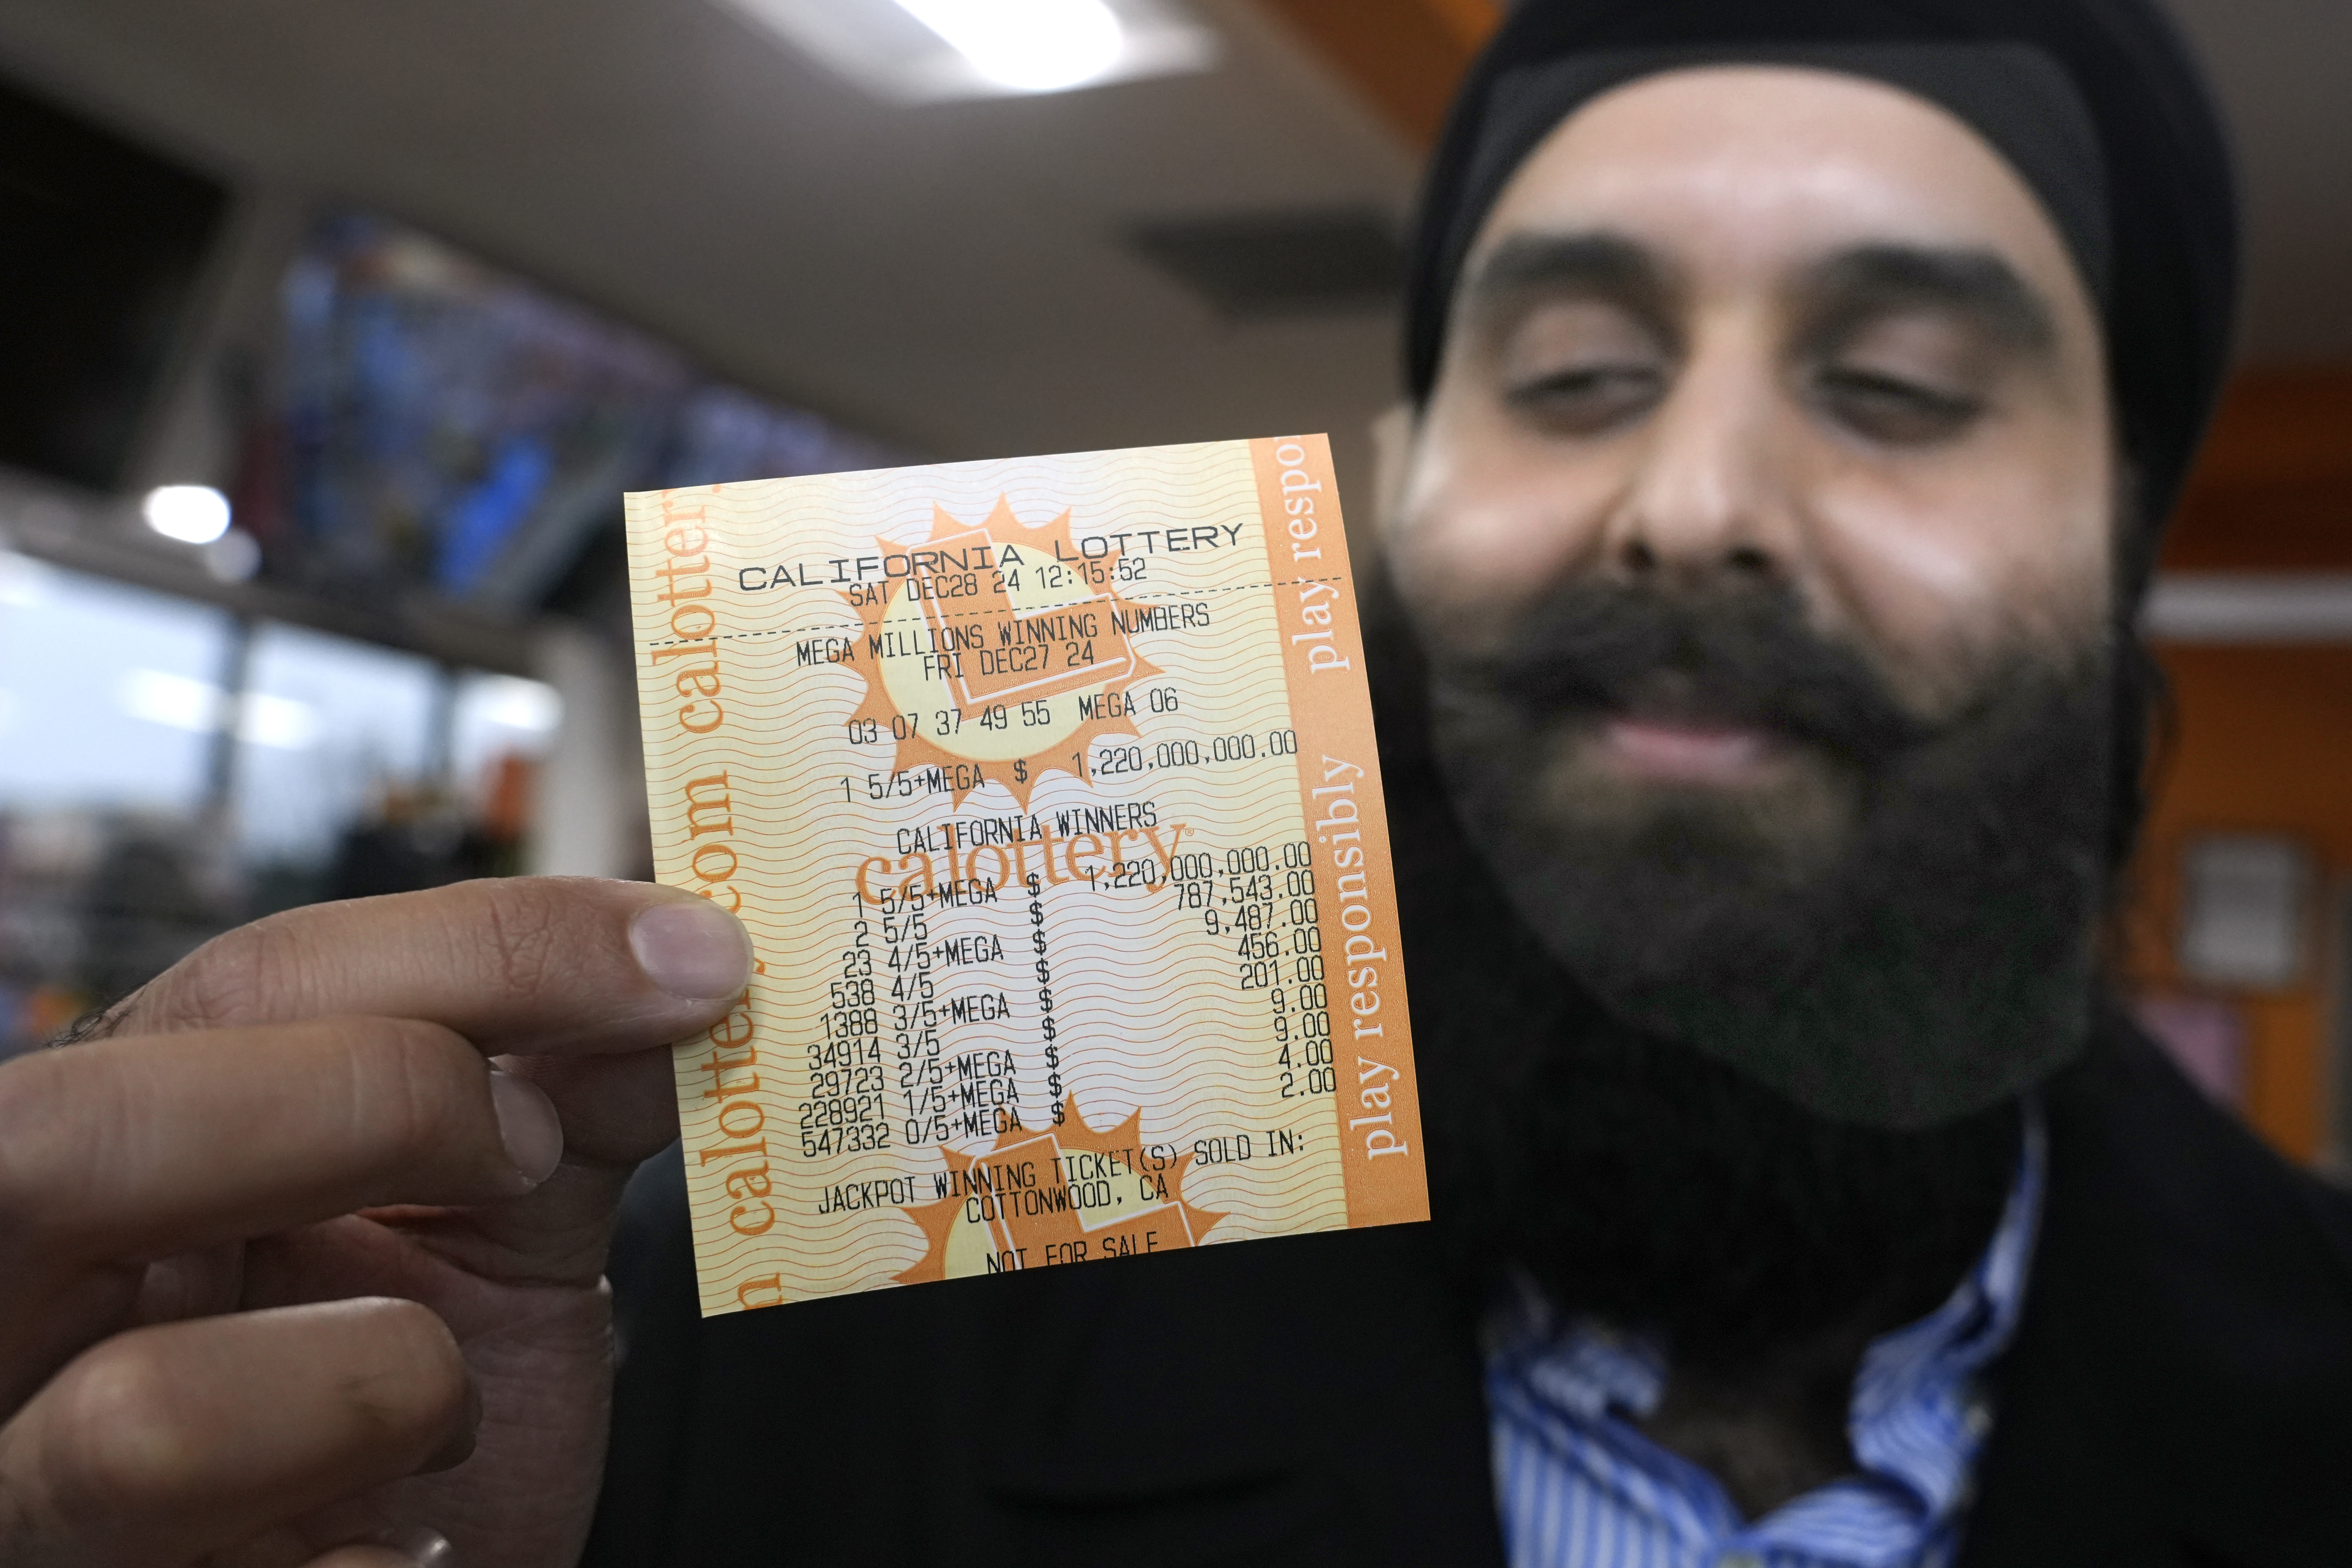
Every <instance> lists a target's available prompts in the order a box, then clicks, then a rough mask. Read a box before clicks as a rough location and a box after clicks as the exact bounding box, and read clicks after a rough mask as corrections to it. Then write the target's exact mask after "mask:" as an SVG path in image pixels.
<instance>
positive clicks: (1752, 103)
mask: <svg viewBox="0 0 2352 1568" xmlns="http://www.w3.org/2000/svg"><path fill="white" fill-rule="evenodd" d="M2234 254H2235V240H2234V231H2233V227H2232V217H2231V190H2230V184H2229V180H2228V174H2227V168H2226V162H2225V160H2224V158H2223V155H2222V153H2221V144H2220V139H2219V136H2218V133H2217V131H2216V129H2215V126H2214V122H2213V119H2212V115H2211V112H2210V109H2209V107H2208V105H2207V102H2206V99H2205V97H2204V95H2203V93H2202V90H2201V89H2200V87H2199V86H2198V84H2197V81H2196V79H2195V76H2194V73H2193V72H2192V70H2191V69H2190V68H2189V64H2188V62H2187V59H2186V57H2185V56H2184V54H2183V52H2182V50H2181V48H2180V47H2179V44H2178V42H2177V41H2176V39H2175V38H2174V37H2173V35H2172V33H2171V32H2170V31H2169V29H2168V27H2167V26H2165V25H2164V24H2163V23H2162V22H2161V20H2160V19H2159V17H2158V15H2157V14H2156V12H2155V11H2154V10H2153V8H2152V5H2150V4H2148V3H2147V0H1640V3H1628V0H1525V3H1523V4H1522V5H1519V6H1518V7H1517V10H1516V11H1515V12H1514V13H1513V15H1512V16H1511V17H1510V19H1509V20H1508V21H1507V23H1506V24H1505V26H1503V28H1502V30H1501V33H1500V35H1499V36H1498V37H1497V38H1496V41H1495V43H1494V45H1493V47H1491V48H1490V49H1489V51H1488V52H1487V54H1486V56H1485V58H1483V59H1482V60H1481V62H1480V63H1479V65H1478V66H1477V67H1476V68H1475V70H1474V72H1473V73H1472V76H1471V79H1470V80H1469V81H1468V83H1467V84H1466V85H1465V89H1464V91H1463V95H1462V98H1461V100H1460V103H1459V105H1458V107H1457V110H1456V112H1455V115H1454V121H1453V122H1452V124H1451V126H1450V127H1449V129H1448V131H1447V132H1446V135H1445V138H1444V142H1443V143H1442V145H1441V146H1440V148H1439V150H1438V153H1437V155H1436V158H1435V160H1434V163H1433V174H1432V176H1431V180H1430V184H1429V191H1428V196H1427V200H1426V203H1425V206H1424V210H1423V216H1422V223H1421V228H1420V231H1419V235H1418V240H1417V248H1416V253H1415V258H1416V259H1415V268H1414V274H1413V279H1412V290H1411V295H1410V299H1409V307H1410V338H1409V344H1408V356H1407V369H1408V379H1409V384H1410V387H1411V390H1412V394H1413V396H1414V399H1415V404H1416V410H1417V420H1416V426H1415V433H1414V437H1413V444H1412V460H1411V464H1410V473H1409V478H1408V479H1407V482H1406V484H1405V486H1404V489H1403V493H1402V498H1401V500H1400V502H1399V505H1398V506H1397V508H1396V514H1397V515H1396V521H1395V525H1394V527H1393V529H1392V530H1391V537H1390V539H1389V541H1388V545H1387V559H1386V562H1385V563H1384V565H1383V567H1382V569H1381V581H1380V582H1378V583H1375V584H1372V592H1371V594H1370V602H1371V605H1372V608H1373V609H1374V611H1375V615H1374V617H1373V618H1374V621H1375V623H1376V628H1375V629H1376V631H1377V632H1378V633H1379V636H1380V647H1381V660H1380V668H1378V669H1377V670H1376V672H1375V674H1376V692H1375V695H1376V700H1378V702H1379V704H1380V706H1381V736H1382V744H1383V763H1384V767H1385V770H1386V773H1387V776H1388V780H1389V787H1390V805H1391V822H1392V824H1393V826H1394V832H1395V837H1396V849H1397V852H1398V859H1399V874H1400V881H1401V891H1402V911H1403V919H1404V921H1405V925H1406V931H1405V938H1406V943H1407V951H1408V961H1409V963H1410V964H1411V970H1412V973H1411V979H1412V994H1413V997H1414V1009H1415V1012H1414V1020H1413V1022H1414V1032H1415V1035H1416V1037H1417V1038H1418V1040H1419V1041H1420V1057H1421V1067H1422V1071H1423V1082H1424V1085H1425V1089H1426V1092H1427V1095H1428V1097H1429V1105H1428V1110H1429V1112H1430V1119H1429V1122H1428V1139H1429V1142H1430V1157H1431V1166H1432V1172H1433V1178H1434V1191H1435V1201H1436V1209H1437V1220H1436V1223H1435V1224H1433V1225H1432V1226H1408V1227H1399V1228H1395V1229H1391V1230H1387V1231H1370V1232H1354V1233H1346V1234H1341V1235H1334V1236H1326V1237H1311V1238H1301V1239H1296V1240H1290V1241H1277V1242H1265V1243H1261V1244H1258V1245H1255V1246H1251V1247H1212V1248H1207V1249H1203V1250H1202V1251H1199V1252H1191V1253H1184V1254H1180V1255H1174V1256H1171V1257H1168V1258H1160V1259H1157V1260H1155V1261H1154V1262H1152V1263H1151V1264H1150V1265H1129V1266H1120V1267H1114V1268H1087V1269H1067V1270H1064V1269H1056V1270H1045V1271H1040V1272H1038V1273H1035V1274H1023V1275H1019V1276H1016V1277H1013V1278H1010V1279H996V1280H991V1281H988V1282H986V1283H985V1284H981V1283H977V1282H974V1283H970V1284H953V1285H940V1286H934V1287H930V1288H928V1289H922V1290H913V1291H893V1292H886V1293H882V1294H879V1295H876V1296H862V1297H855V1298H848V1299H841V1300H826V1301H819V1302H813V1303H807V1304H803V1305H799V1306H795V1307H793V1309H791V1310H788V1311H779V1312H760V1313H748V1314H741V1315H737V1316H732V1317H728V1318H723V1319H719V1320H714V1321H710V1322H709V1323H704V1322H702V1321H699V1320H698V1317H697V1315H696V1310H695V1291H694V1285H693V1277H692V1268H693V1264H692V1256H691V1247H690V1244H689V1242H688V1237H687V1235H686V1232H685V1226H684V1223H683V1205H682V1203H680V1202H679V1201H678V1199H677V1184H678V1183H679V1181H680V1179H681V1178H680V1174H679V1171H678V1167H677V1163H676V1161H675V1158H674V1156H673V1157H672V1158H671V1159H670V1161H669V1162H668V1163H667V1164H663V1163H656V1164H655V1165H653V1166H650V1167H648V1169H647V1172H646V1174H645V1175H644V1176H642V1177H641V1178H639V1180H638V1182H637V1184H636V1185H635V1187H634V1188H633V1189H632V1191H633V1194H634V1196H633V1198H632V1201H631V1203H630V1205H628V1209H627V1212H626V1214H625V1216H624V1217H625V1225H624V1227H623V1243H622V1245H621V1247H619V1249H618V1251H617V1252H616V1253H615V1254H614V1262H613V1275H614V1283H615V1286H616V1287H617V1289H618V1295H619V1299H620V1304H621V1310H620V1313H619V1318H618V1322H617V1327H618V1329H619V1336H618V1337H619V1340H620V1343H621V1346H622V1350H623V1352H624V1353H623V1362H622V1374H621V1378H620V1382H619V1385H618V1389H617V1393H616V1394H615V1395H614V1397H613V1399H612V1401H611V1403H610V1405H609V1415H610V1418H611V1419H610V1434H611V1447H610V1453H609V1458H608V1457H607V1455H606V1451H605V1440H606V1433H607V1415H608V1405H607V1397H606V1396H607V1390H608V1388H610V1386H611V1381H610V1380H611V1375H612V1365H613V1352H612V1341H611V1337H610V1336H608V1335H607V1333H606V1324H607V1315H606V1304H605V1297H604V1293H603V1290H602V1287H601V1283H600V1279H601V1271H602V1269H603V1268H604V1259H605V1255H606V1243H607V1240H608V1238H609V1237H610V1236H611V1234H612V1230H613V1224H614V1212H615V1205H616V1202H617V1201H618V1199H619V1197H620V1194H621V1192H622V1188H623V1184H624V1182H625V1180H626V1179H627V1177H628V1173H629V1172H630V1170H631V1169H632V1168H633V1167H634V1166H635V1163H636V1162H637V1161H639V1160H641V1159H643V1158H644V1157H645V1156H646V1154H648V1153H650V1152H653V1151H654V1150H655V1149H656V1148H658V1147H659V1146H660V1145H661V1144H662V1143H663V1142H665V1141H666V1140H667V1139H668V1138H670V1137H672V1136H673V1135H674V1131H675V1121H674V1116H673V1113H672V1111H671V1109H670V1103H669V1093H670V1090H669V1072H668V1065H667V1053H666V1051H665V1050H664V1048H663V1045H664V1042H666V1041H667V1040H670V1039H674V1038H678V1037H684V1036H686V1035H688V1034H690V1033H692V1032H694V1031H695V1030H697V1029H699V1028H703V1027H706V1026H709V1024H711V1023H712V1022H713V1021H715V1020H716V1018H717V1017H718V1016H719V1015H720V1014H721V1013H722V1012H723V1010H724V1008H725V1006H726V1005H727V999H729V998H730V997H732V996H734V995H735V994H737V993H738V992H739V991H740V987H741V986H742V985H743V984H745V982H746V979H747V977H748V974H749V971H750V964H751V957H750V950H749V947H748V944H747V943H746V942H745V940H744V938H743V936H742V934H741V932H740V928H738V927H737V926H736V925H735V924H734V923H733V921H731V919H730V918H729V917H728V916H726V915H724V914H723V913H721V912H719V911H718V910H715V909H713V908H711V907H710V906H709V905H708V904H706V903H703V902H701V901H700V900H694V899H691V898H688V897H686V896H685V895H683V894H679V893H676V892H674V891H671V890H667V889H654V888H644V887H632V886H628V885H624V884H583V883H548V882H531V881H518V882H510V883H496V884H491V883H481V884H471V885H467V886H464V887H458V888H453V889H439V890H436V891H435V892H431V893H423V894H414V895H406V896H403V897H399V898H393V899H384V900H366V901H362V902H358V903H352V904H345V905H340V906H332V907H330V908H327V909H322V910H313V911H304V912H299V913H297V914H294V915H289V916H283V917H279V918H278V919H277V920H275V921H268V922H264V923H263V924H261V925H259V926H257V927H254V928H248V929H247V931H242V932H238V933H235V934H233V935H232V936H231V937H230V938H227V939H225V940H224V941H223V942H218V943H215V944H214V946H212V947H211V948H208V949H206V950H205V951H204V952H201V953H199V954H197V955H196V956H195V957H194V958H192V959H191V960H190V961H188V963H184V964H183V965H182V966H181V967H180V968H178V969H176V970H174V971H173V972H172V973H170V974H167V975H166V976H164V977H163V979H161V980H159V981H158V982H156V983H155V984H152V985H151V986H149V987H148V988H147V989H146V990H144V991H143V992H142V993H140V994H138V995H137V996H135V997H133V998H131V999H130V1000H129V1001H128V1002H126V1003H125V1004H123V1005H121V1006H119V1007H117V1008H114V1009H112V1010H111V1011H110V1012H109V1013H108V1014H107V1015H105V1016H104V1017H103V1018H102V1019H100V1021H99V1022H98V1023H97V1024H96V1025H95V1026H93V1027H91V1028H90V1029H89V1030H86V1031H84V1032H83V1037H82V1038H81V1040H80V1041H79V1043H77V1044H76V1045H75V1047H74V1048H72V1049H70V1050H61V1051H52V1052H47V1053H42V1054H41V1055H39V1056H38V1057H36V1058H26V1060H23V1061H20V1062H17V1063H15V1064H12V1065H11V1066H10V1067H8V1068H6V1069H5V1071H0V1412H5V1413H6V1419H5V1425H0V1559H5V1561H6V1562H8V1563H11V1564H16V1563H43V1564H47V1563H60V1564H62V1563H72V1564H113V1563H123V1564H132V1563H136V1564H142V1565H146V1564H154V1563H196V1562H205V1563H235V1564H247V1563H251V1564H272V1565H274V1564H279V1563H285V1564H294V1563H310V1564H312V1565H313V1568H388V1565H390V1564H394V1563H446V1562H448V1561H451V1560H452V1558H451V1555H450V1552H451V1543H452V1542H454V1543H455V1552H456V1555H455V1559H454V1560H455V1561H457V1562H460V1563H498V1564H500V1565H502V1568H504V1565H511V1568H557V1565H560V1564H564V1563H572V1562H573V1561H575V1560H577V1559H578V1556H579V1552H580V1550H581V1542H582V1540H583V1536H584V1535H586V1534H587V1533H588V1531H589V1530H590V1526H591V1521H592V1516H593V1526H594V1532H593V1539H591V1540H590V1541H589V1543H588V1546H587V1561H589V1562H591V1563H597V1564H607V1563H609V1564H630V1565H632V1568H637V1565H644V1564H655V1563H675V1564H680V1565H687V1564H691V1565H694V1568H723V1565H729V1564H747V1565H748V1564H769V1563H794V1562H810V1563H838V1562H859V1563H866V1562H905V1563H929V1562H936V1561H947V1560H952V1561H958V1562H994V1561H1000V1560H1002V1561H1007V1562H1011V1561H1016V1560H1017V1561H1022V1562H1027V1563H1037V1562H1051V1563H1062V1562H1070V1563H1078V1562H1087V1563H1092V1562H1097V1561H1118V1562H1121V1563H1222V1562H1241V1561H1249V1562H1259V1561H1272V1562H1283V1563H1489V1562H1501V1561H1508V1562H1511V1563H1522V1564H1544V1565H1552V1564H1559V1565H1573V1568H1617V1565H1620V1564H1626V1565H1635V1564H1638V1565H1648V1564H1675V1565H1681V1564H1692V1565H1699V1564H1712V1565H1721V1568H1734V1565H1738V1564H1750V1565H1761V1564H1767V1563H1769V1564H1773V1565H1776V1568H1910V1565H1925V1564H1942V1563H1952V1562H1955V1561H1957V1562H1959V1563H1968V1564H1971V1565H1984V1564H2002V1563H2021V1564H2027V1563H2031V1564H2040V1563H2070V1564H2081V1563H2131V1564H2141V1565H2145V1564H2181V1565H2184V1568H2185V1565H2189V1564H2209V1563H2231V1564H2295V1563H2315V1564H2316V1563H2346V1562H2352V1500H2347V1499H2352V1487H2347V1485H2346V1484H2345V1482H2346V1478H2347V1477H2352V1211H2347V1205H2346V1204H2345V1202H2344V1201H2343V1200H2342V1198H2341V1197H2340V1196H2338V1195H2336V1194H2331V1193H2329V1192H2328V1191H2326V1190H2325V1189H2323V1188H2322V1187H2320V1186H2319V1185H2318V1184H2315V1183H2314V1182H2312V1181H2310V1180H2309V1179H2307V1178H2306V1177H2305V1176H2303V1175H2302V1174H2300V1173H2296V1172H2294V1171H2293V1170H2291V1169H2289V1168H2288V1167H2286V1166H2285V1165H2284V1164H2283V1163H2280V1162H2279V1161H2278V1160H2276V1159H2275V1158H2274V1157H2273V1156H2272V1155H2271V1154H2269V1153H2268V1152H2265V1151H2264V1150H2263V1148H2262V1147H2261V1146H2260V1145H2258V1144H2257V1143H2256V1142H2255V1141H2254V1140H2253V1139H2252V1138H2251V1137H2250V1136H2249V1135H2248V1134H2247V1133H2246V1132H2244V1131H2242V1129H2240V1128H2239V1127H2237V1126H2236V1125H2235V1124H2234V1123H2232V1122H2231V1121H2229V1120H2228V1119H2227V1118H2226V1117H2225V1116H2224V1115H2222V1114H2221V1112H2219V1111H2217V1110H2214V1109H2212V1108H2211V1107H2210V1106H2209V1105H2207V1104H2206V1103H2205V1102H2204V1101H2203V1100H2201V1099H2200V1097H2199V1096H2198V1095H2197V1094H2196V1093H2195V1092H2194V1091H2193V1090H2192V1089H2189V1087H2188V1086H2187V1085H2186V1083H2185V1082H2184V1081H2183V1080H2182V1079H2181V1078H2180V1076H2179V1074H2178V1073H2177V1072H2176V1071H2174V1070H2173V1069H2172V1068H2170V1067H2169V1066H2168V1064H2167V1063H2166V1062H2165V1060H2164V1059H2163V1058H2162V1057H2161V1056H2160V1055H2159V1054H2158V1052H2157V1051H2156V1050H2155V1049H2154V1048H2153V1047H2150V1046H2149V1045H2148V1044H2147V1042H2146V1041H2145V1040H2144V1039H2142V1038H2141V1037H2139V1036H2138V1035H2137V1033H2135V1032H2134V1031H2133V1029H2132V1028H2131V1027H2130V1026H2129V1025H2128V1024H2127V1023H2126V1022H2125V1021H2124V1020H2123V1018H2122V1017H2121V1016H2120V1015H2119V1014H2118V1013H2117V1011H2116V1009H2115V1008H2114V1007H2113V1006H2112V1005H2110V1004H2109V1002H2108V1001H2107V1000H2106V998H2105V995H2104V994H2103V993H2102V990H2101V987H2100V980H2099V967H2098V959H2099V941H2098V938H2099V931H2100V926H2101V921H2102V917H2103V912H2104V911H2105V909H2106V907H2107V905H2108V902H2109V901H2110V900H2111V899H2112V898H2113V897H2114V896H2115V885H2116V875H2117V872H2118V869H2119V868H2120V867H2121V866H2122V864H2123V862H2124V860H2125V858H2126V855H2127V853H2128V850H2129V847H2130V844H2131V840H2132V834H2133V828H2134V826H2135V825H2136V821H2137V815H2138V805H2139V784H2140V778H2141V772H2142V768H2143V764H2144V755H2143V753H2144V751H2145V743H2144V742H2145V735H2144V731H2145V729H2146V721H2147V710H2148V707H2149V701H2150V698H2151V682H2150V679H2149V676H2148V669H2149V665H2148V661H2147V655H2146V653H2145V651H2144V650H2143V649H2142V648H2141V647H2140V646H2139V645H2138V643H2137V640H2136V638H2135V637H2134V635H2133V632H2132V626H2133V622H2134V616H2135V613H2136V611H2137V605H2138V603H2139V600H2140V598H2141V596H2142V595H2143V593H2144V591H2145V589H2146V586H2147V578H2148V574H2149V571H2150V565H2151V562H2152V560H2153V557H2154V553H2155V545H2156V541H2157V536H2158V525H2159V523H2160V521H2161V520H2162V519H2163V518H2164V516H2165V515H2166V513H2167V512H2168V510H2169V509H2170V507H2171V505H2172V501H2173V499H2174V497H2175V495H2176V493H2177V492H2178V489H2179V484H2180V481H2181V478H2182V475H2183V473H2184V472H2185V470H2186V468H2187V467H2188V464H2189V458H2190V456H2191V454H2192V452H2193V448H2194V446H2195V442H2196V438H2197V436H2198V434H2199V432H2200V428H2201V426H2202V424H2203V421H2204V419H2205V416H2206V414H2207V411H2208V409H2209V407H2210V404H2211V401H2212V398H2213V395H2214V391H2215V388H2216V386H2217V384H2218V383H2219V381H2220V378H2221V374H2222V371H2223V366H2224V363H2225V346H2226V339H2227V328H2228V324H2229V320H2230V316H2231V306H2232V302H2233V290H2234V284H2235V264H2234ZM485 1057H488V1058H493V1059H494V1060H495V1061H496V1063H497V1066H496V1068H491V1067H489V1066H488V1065H487V1064H486V1062H485V1060H484V1058H485ZM469 1448H470V1451H471V1457H470V1458H466V1457H465V1456H466V1455H467V1452H468V1449H469ZM461 1459H462V1461H463V1462H459V1461H460V1460H461ZM600 1476H601V1477H602V1488H603V1489H602V1495H601V1500H600V1499H599V1496H598V1487H599V1478H600Z"/></svg>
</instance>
